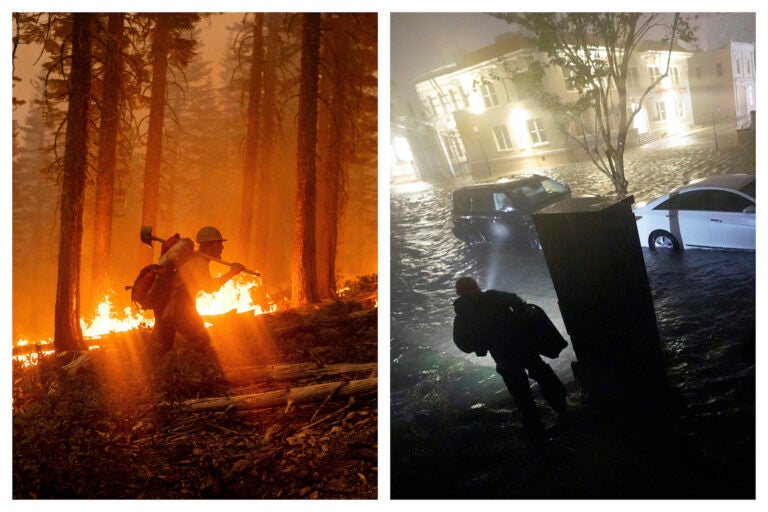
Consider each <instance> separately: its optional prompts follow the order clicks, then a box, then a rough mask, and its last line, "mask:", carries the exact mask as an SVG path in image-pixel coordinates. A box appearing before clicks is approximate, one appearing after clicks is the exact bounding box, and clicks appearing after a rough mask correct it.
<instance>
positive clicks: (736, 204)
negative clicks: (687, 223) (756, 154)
mask: <svg viewBox="0 0 768 512" xmlns="http://www.w3.org/2000/svg"><path fill="white" fill-rule="evenodd" d="M752 204H753V203H752V202H751V201H749V200H748V199H747V198H745V197H742V196H740V195H738V194H734V193H732V192H726V191H724V190H692V191H690V192H683V193H681V194H677V195H674V196H672V197H670V198H669V199H667V200H666V201H664V202H663V203H661V204H660V205H658V206H657V207H656V208H654V210H688V211H716V212H740V211H743V210H744V208H746V207H747V206H750V205H752Z"/></svg>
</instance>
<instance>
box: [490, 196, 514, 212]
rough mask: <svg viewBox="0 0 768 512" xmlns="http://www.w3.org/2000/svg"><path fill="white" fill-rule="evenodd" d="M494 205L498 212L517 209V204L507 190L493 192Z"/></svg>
mask: <svg viewBox="0 0 768 512" xmlns="http://www.w3.org/2000/svg"><path fill="white" fill-rule="evenodd" d="M493 206H494V209H495V210H496V211H497V212H513V211H515V205H514V203H513V202H512V198H511V197H509V196H508V195H507V194H506V193H505V192H494V193H493Z"/></svg>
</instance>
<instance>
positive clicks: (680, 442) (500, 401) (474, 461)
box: [391, 127, 755, 498]
mask: <svg viewBox="0 0 768 512" xmlns="http://www.w3.org/2000/svg"><path fill="white" fill-rule="evenodd" d="M626 162H627V163H626V168H627V173H626V174H627V179H628V181H629V193H630V194H633V195H634V196H635V199H636V200H638V201H640V200H647V199H650V198H652V197H653V196H655V195H657V194H661V193H665V192H666V191H668V190H669V189H670V188H673V187H675V186H678V185H680V184H682V183H684V182H685V181H688V180H691V179H695V178H697V177H701V176H705V175H709V174H721V173H729V172H754V170H755V155H754V146H752V147H750V146H747V145H740V144H737V143H736V134H735V128H734V129H733V130H732V131H730V132H729V131H728V130H726V129H725V128H723V127H719V130H718V144H717V151H715V144H714V131H713V130H712V128H711V127H709V128H704V129H701V130H698V131H696V132H695V133H693V134H691V135H689V136H687V137H678V138H670V139H663V140H660V141H657V142H654V143H651V144H647V145H645V146H641V147H639V148H633V149H631V150H629V151H628V152H627V154H626ZM536 172H538V173H540V174H545V175H547V176H550V177H552V178H555V179H558V180H559V181H563V182H565V183H568V184H570V185H571V187H572V188H573V190H574V193H576V194H580V193H593V194H595V193H596V194H601V195H607V194H610V193H611V192H612V186H611V184H610V181H609V180H608V178H607V177H605V176H604V175H602V174H600V173H599V172H597V171H596V170H595V169H594V167H593V165H592V164H591V163H589V162H581V163H575V164H570V165H562V166H553V167H542V168H541V169H539V170H537V171H536ZM451 191H452V186H425V185H412V186H410V187H407V186H406V187H398V188H393V189H392V192H391V198H392V201H391V211H392V218H391V240H392V242H391V312H392V321H391V335H392V343H391V358H392V360H391V368H392V372H391V389H392V403H391V415H392V458H391V465H392V495H393V497H417V498H418V497H431V498H439V497H452V498H462V497H466V498H469V497H475V498H477V497H481V498H482V497H552V498H556V497H587V498H588V497H595V498H599V497H619V498H621V497H749V494H750V493H752V494H754V474H755V473H754V471H755V468H754V437H755V436H754V419H755V403H754V401H755V398H754V397H755V390H754V382H755V358H754V326H755V254H754V253H734V252H711V251H686V252H685V253H683V254H682V255H678V256H670V255H663V254H656V253H652V252H650V251H647V250H644V252H643V255H644V259H645V262H646V269H647V272H648V277H649V281H650V286H651V291H652V295H653V298H654V304H655V309H656V314H657V320H658V325H659V332H660V336H661V338H662V343H663V350H664V354H665V357H666V361H667V374H668V377H669V379H670V382H671V384H672V385H673V387H674V388H675V390H676V391H677V392H678V393H679V395H680V396H681V398H682V400H683V404H684V409H683V412H682V414H680V415H679V416H678V417H677V418H676V419H675V420H674V422H672V423H670V424H669V425H666V426H665V428H664V429H662V430H653V435H652V436H651V435H649V434H650V433H651V430H647V429H646V430H642V429H641V430H640V431H637V430H635V429H632V428H627V426H626V425H622V426H617V425H616V424H614V422H613V420H612V419H611V418H610V417H606V416H604V415H601V414H599V413H596V412H595V411H594V410H593V409H591V408H589V407H584V406H583V404H582V401H581V399H580V398H581V397H580V390H579V388H578V386H577V385H576V383H575V382H574V379H573V375H572V373H571V371H570V363H571V362H572V361H573V360H574V358H575V355H574V353H573V351H572V350H571V348H570V347H569V348H568V349H566V351H564V353H563V354H561V356H560V357H559V358H558V359H556V360H554V361H551V362H550V364H551V365H552V366H553V368H555V370H556V372H557V373H558V375H560V377H561V379H562V380H564V381H565V382H567V383H568V387H569V390H570V394H569V402H570V403H571V406H572V407H571V408H572V413H571V415H570V419H569V421H570V422H569V424H568V425H567V426H563V425H561V424H557V423H556V418H555V416H554V415H553V414H552V413H551V411H549V410H548V409H547V408H546V407H544V406H542V407H541V409H542V412H543V413H544V418H545V422H546V423H547V425H548V426H550V427H552V428H553V429H555V430H556V431H557V435H556V436H555V439H553V441H552V442H551V443H550V444H548V446H547V448H546V449H545V450H544V451H541V450H538V451H531V450H530V447H528V446H527V445H526V444H525V443H523V442H522V441H521V439H520V424H519V418H518V416H517V411H516V410H515V408H514V405H513V404H512V402H511V399H510V397H509V394H508V393H507V392H506V389H505V388H504V385H503V382H501V379H500V378H499V376H498V375H496V373H495V371H494V367H493V361H492V360H491V359H490V358H488V357H486V358H483V359H479V358H477V357H475V356H473V355H472V356H471V355H466V354H463V353H462V352H460V351H459V350H458V349H457V348H455V346H454V345H453V342H452V339H451V326H452V320H453V310H452V307H451V306H452V302H453V299H454V298H455V297H454V292H453V283H454V281H455V279H456V278H457V277H459V276H461V275H473V276H475V277H477V278H478V281H479V282H480V284H481V286H482V287H483V288H498V289H506V290H511V291H515V292H516V293H518V294H519V295H521V296H522V297H523V298H525V299H526V300H528V301H529V302H534V303H536V304H539V305H540V306H542V307H543V308H544V309H545V310H546V311H547V313H548V314H549V315H550V317H551V318H552V319H553V321H554V322H555V324H556V325H557V326H558V327H559V328H560V330H561V332H563V333H564V332H565V328H564V326H563V323H562V318H561V316H560V314H559V311H558V308H557V301H556V296H555V293H554V289H553V286H552V283H551V279H550V277H549V273H548V270H547V266H546V263H545V261H544V258H543V257H542V256H541V255H539V254H536V253H533V252H531V251H526V250H512V249H502V248H495V247H491V248H487V249H484V250H480V251H477V250H475V251H472V250H469V249H468V248H467V247H466V246H464V244H463V243H461V242H460V241H458V240H457V239H455V237H453V235H452V234H451V232H450V195H451ZM557 429H560V430H557ZM597 453H599V456H598V455H596V454H597ZM561 465H565V466H567V467H570V468H571V471H566V470H563V469H559V466H561ZM616 471H619V473H616ZM584 472H586V474H582V473H584ZM654 472H655V473H656V474H657V476H655V477H652V478H649V477H648V474H650V473H654ZM726 473H727V475H726ZM589 475H592V476H589ZM617 475H623V476H617ZM675 475H677V477H676V479H675ZM670 479H672V480H674V481H673V482H671V481H670Z"/></svg>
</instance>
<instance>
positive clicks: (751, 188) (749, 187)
mask: <svg viewBox="0 0 768 512" xmlns="http://www.w3.org/2000/svg"><path fill="white" fill-rule="evenodd" d="M755 183H756V180H752V181H750V182H749V183H747V184H746V185H744V186H743V187H741V191H742V192H744V193H745V194H747V195H748V196H750V197H754V198H755V199H757V196H756V195H755V190H756V187H755Z"/></svg>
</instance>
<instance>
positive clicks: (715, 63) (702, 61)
mask: <svg viewBox="0 0 768 512" xmlns="http://www.w3.org/2000/svg"><path fill="white" fill-rule="evenodd" d="M755 74H756V73H755V45H754V44H752V43H741V42H735V41H729V42H728V43H727V44H726V45H725V46H723V47H722V48H718V49H715V50H709V51H702V52H696V53H695V54H694V55H693V56H692V57H691V59H690V64H689V80H690V83H691V94H692V97H693V117H694V120H695V122H696V123H697V124H710V123H713V122H721V121H728V122H734V121H735V123H736V127H737V128H748V127H749V126H750V124H751V115H750V112H752V111H754V110H756V90H755Z"/></svg>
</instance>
